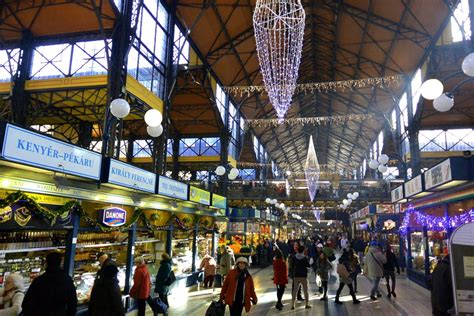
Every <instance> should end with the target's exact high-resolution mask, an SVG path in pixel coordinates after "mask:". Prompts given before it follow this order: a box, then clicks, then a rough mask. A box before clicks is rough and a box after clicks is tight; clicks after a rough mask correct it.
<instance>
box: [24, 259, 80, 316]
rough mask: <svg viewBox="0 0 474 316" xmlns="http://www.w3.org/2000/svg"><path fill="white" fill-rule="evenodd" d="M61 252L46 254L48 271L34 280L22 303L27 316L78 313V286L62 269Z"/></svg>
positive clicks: (58, 315) (59, 315)
mask: <svg viewBox="0 0 474 316" xmlns="http://www.w3.org/2000/svg"><path fill="white" fill-rule="evenodd" d="M61 260H62V257H61V254H60V253H58V252H52V253H50V254H48V255H47V256H46V271H45V273H43V274H42V275H40V276H38V277H37V278H35V279H34V280H33V282H32V283H31V285H30V287H29V288H28V291H27V292H26V295H25V299H24V300H23V304H22V305H21V307H22V309H23V314H24V315H25V316H49V315H55V316H73V315H76V309H77V296H76V288H75V287H74V283H73V281H72V279H71V277H70V276H68V275H67V274H66V273H65V272H64V271H63V270H62V269H61Z"/></svg>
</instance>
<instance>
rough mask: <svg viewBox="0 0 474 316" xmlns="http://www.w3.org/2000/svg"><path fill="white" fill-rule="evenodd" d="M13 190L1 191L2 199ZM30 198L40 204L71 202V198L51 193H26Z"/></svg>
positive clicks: (0, 196)
mask: <svg viewBox="0 0 474 316" xmlns="http://www.w3.org/2000/svg"><path fill="white" fill-rule="evenodd" d="M12 192H13V191H10V192H8V191H6V190H1V191H0V199H4V198H6V197H7V195H8V194H10V193H12ZM25 194H26V195H28V196H29V197H30V198H32V199H34V200H35V201H36V202H37V203H39V204H49V205H64V204H66V203H67V202H69V201H70V200H71V199H65V198H62V197H59V196H51V195H44V194H34V193H25Z"/></svg>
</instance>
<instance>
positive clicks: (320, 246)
mask: <svg viewBox="0 0 474 316" xmlns="http://www.w3.org/2000/svg"><path fill="white" fill-rule="evenodd" d="M316 248H324V246H323V244H318V245H317V246H316Z"/></svg>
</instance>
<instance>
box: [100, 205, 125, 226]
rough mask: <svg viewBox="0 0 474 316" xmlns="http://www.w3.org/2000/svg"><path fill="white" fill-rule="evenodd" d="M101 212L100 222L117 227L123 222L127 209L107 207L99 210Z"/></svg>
mask: <svg viewBox="0 0 474 316" xmlns="http://www.w3.org/2000/svg"><path fill="white" fill-rule="evenodd" d="M100 211H101V213H102V218H101V219H102V224H104V225H105V226H109V227H118V226H122V225H123V224H125V221H126V219H127V211H125V210H124V209H121V208H118V207H108V208H105V209H103V210H100Z"/></svg>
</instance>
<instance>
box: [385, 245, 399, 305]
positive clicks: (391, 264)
mask: <svg viewBox="0 0 474 316" xmlns="http://www.w3.org/2000/svg"><path fill="white" fill-rule="evenodd" d="M385 257H386V258H387V262H386V263H384V265H383V274H384V277H385V282H387V293H388V294H387V297H388V298H390V297H391V296H392V295H393V297H397V294H396V293H395V285H396V278H395V269H397V273H398V274H400V266H399V265H398V258H397V256H396V255H395V254H394V253H393V251H392V248H391V247H390V245H387V248H386V251H385ZM390 280H392V288H391V289H390V282H389V281H390Z"/></svg>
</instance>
